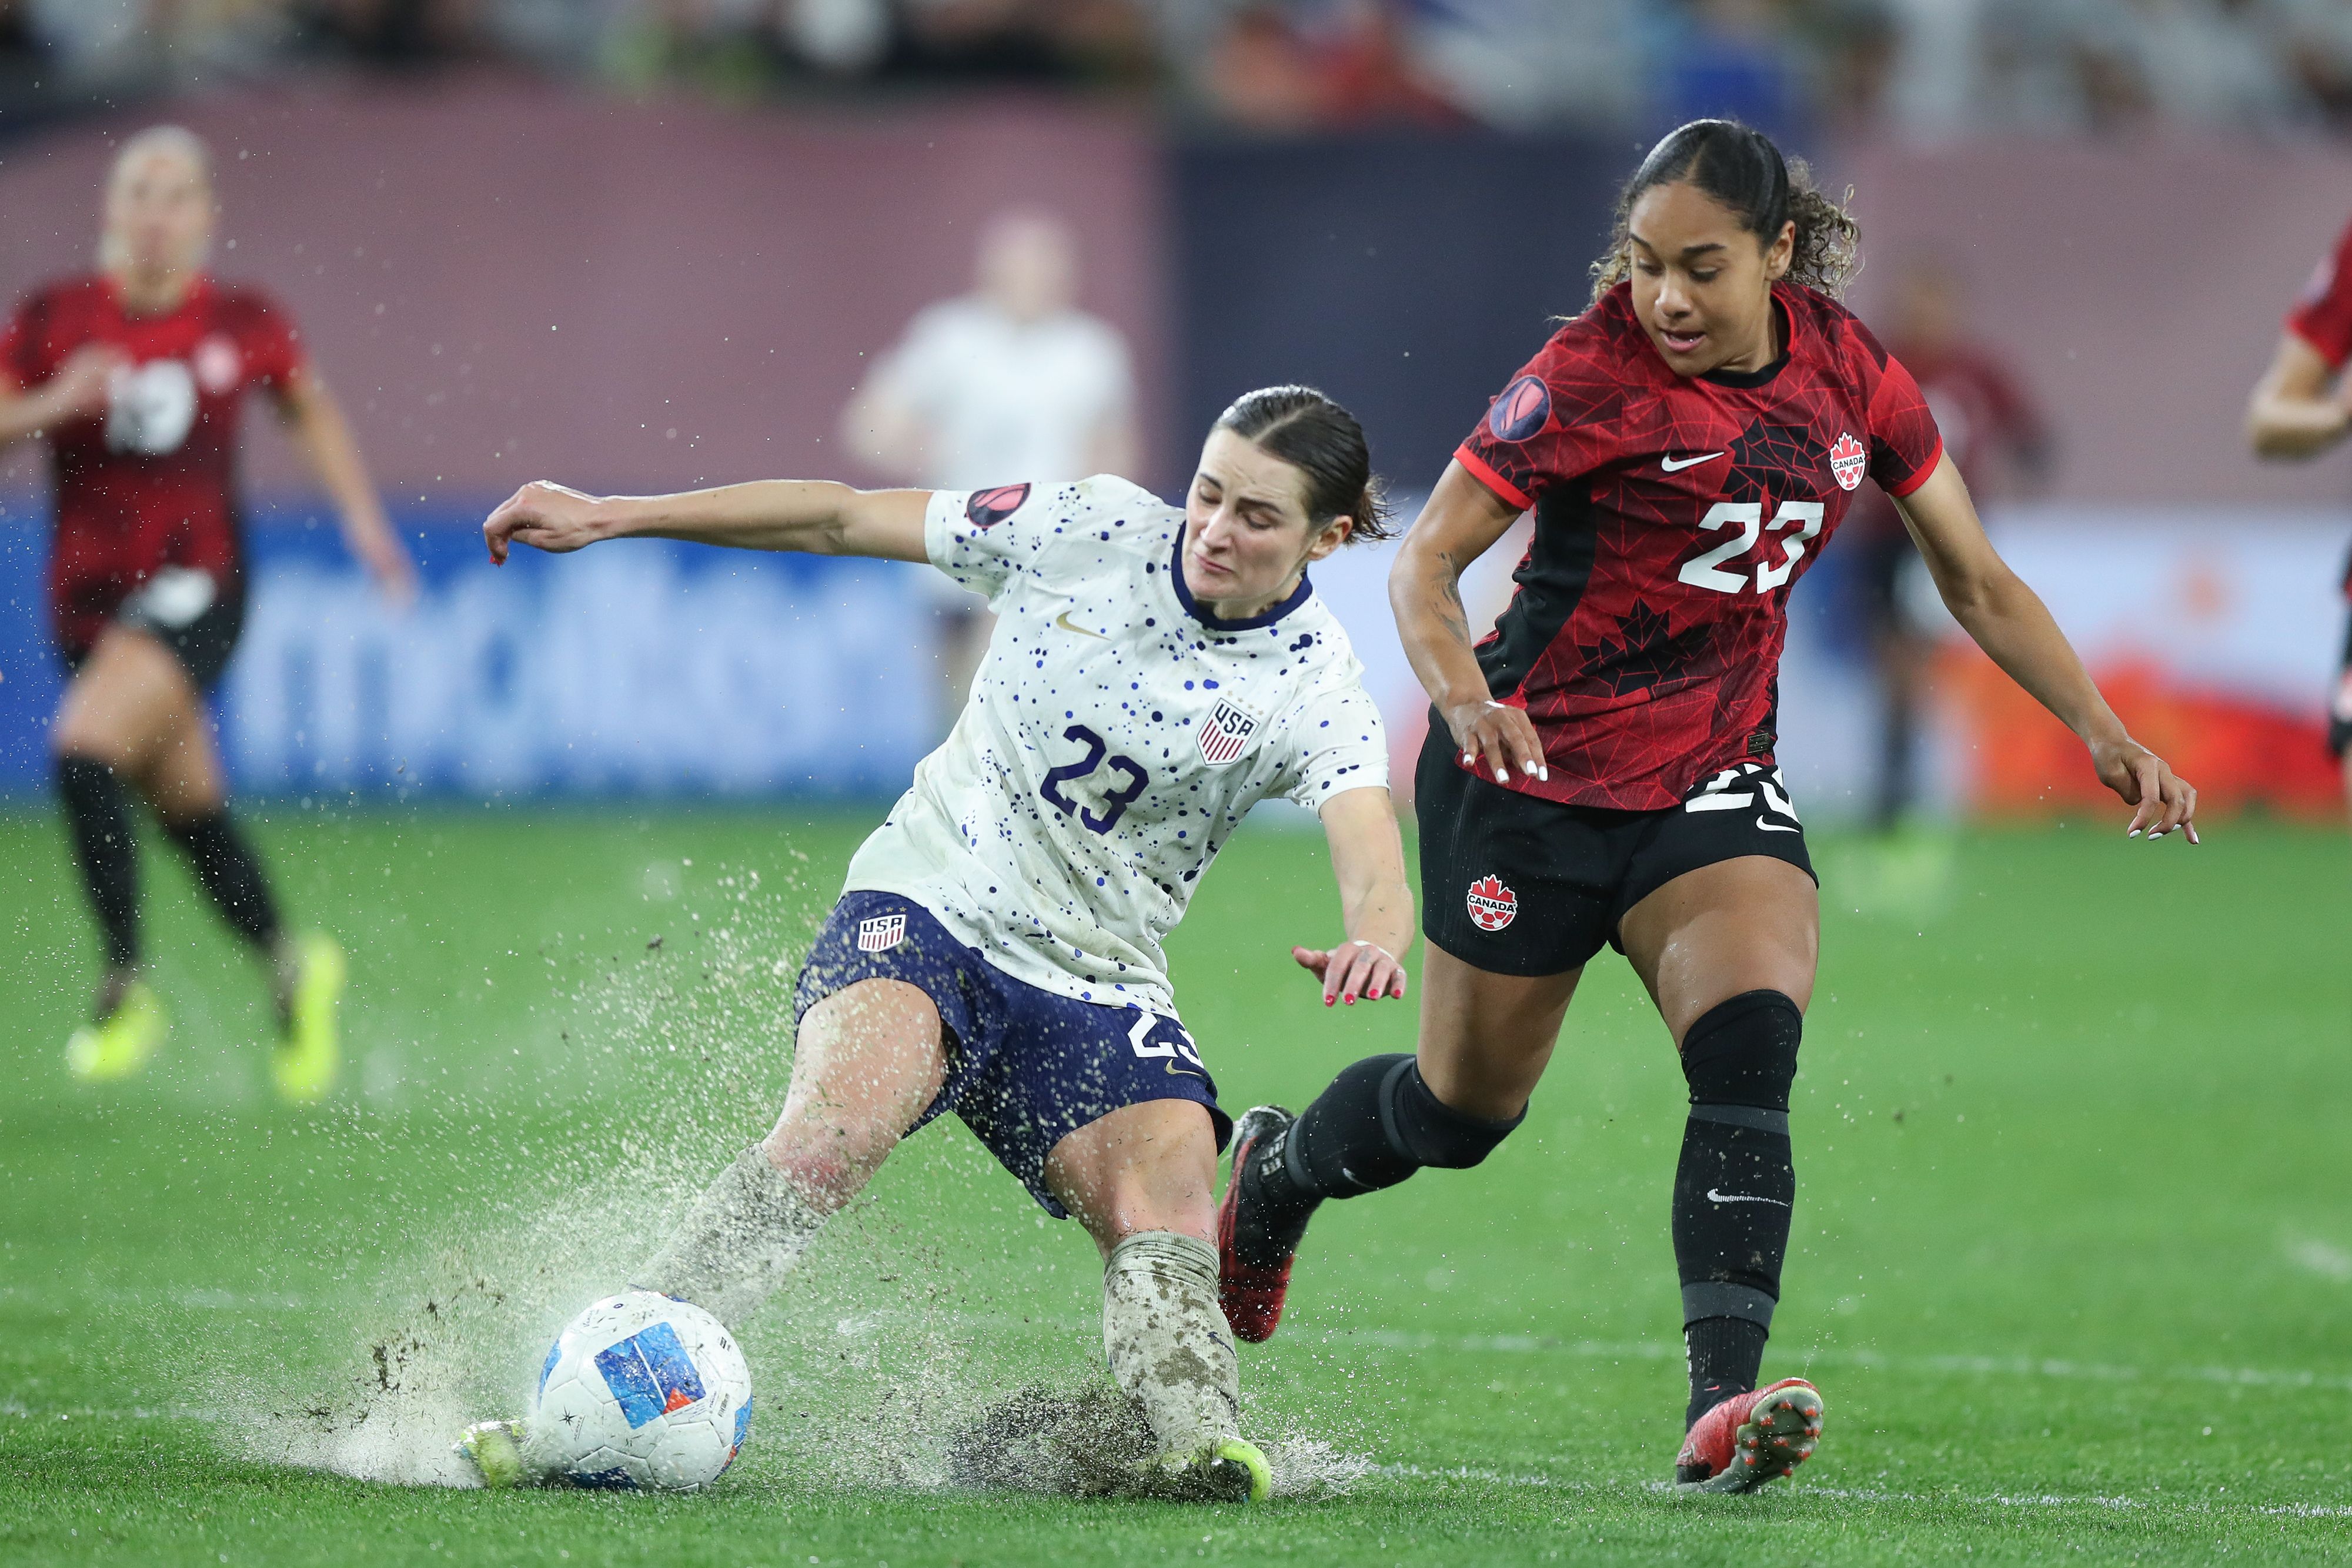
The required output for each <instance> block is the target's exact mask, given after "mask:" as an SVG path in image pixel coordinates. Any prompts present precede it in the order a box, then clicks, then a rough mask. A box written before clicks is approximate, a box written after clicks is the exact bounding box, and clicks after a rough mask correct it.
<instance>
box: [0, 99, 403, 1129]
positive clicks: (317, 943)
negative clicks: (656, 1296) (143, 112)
mask: <svg viewBox="0 0 2352 1568" xmlns="http://www.w3.org/2000/svg"><path fill="white" fill-rule="evenodd" d="M213 219H214V202H213V189H212V176H211V169H210V164H209V162H208V161H207V159H206V156H205V150H204V146H203V143H201V142H200V141H197V140H196V138H195V137H194V136H192V135H190V134H189V133H188V132H187V131H182V130H179V129H177V128H175V127H159V128H157V129H154V130H152V131H143V132H142V133H141V134H139V135H137V136H134V137H132V138H131V139H130V140H129V141H126V142H125V143H124V144H123V147H122V151H121V153H120V154H119V155H118V156H117V157H116V160H115V163H114V168H113V172H112V173H111V175H110V178H109V180H108V183H107V190H106V207H105V230H104V237H103V240H102V242H101V245H100V270H99V271H98V272H97V273H95V274H92V275H90V276H88V277H75V278H68V279H65V280H61V281H58V282H54V283H50V284H48V285H47V286H45V287H41V288H38V289H37V290H35V291H34V292H33V293H32V294H31V295H29V296H27V297H26V298H25V299H24V300H23V301H22V302H21V303H20V304H19V305H18V306H17V308H16V314H15V316H14V317H13V318H12V319H10V320H9V322H8V324H7V326H6V328H5V331H0V443H5V442H12V441H16V440H21V439H23V438H25V437H27V436H38V437H42V438H44V439H46V440H47V444H48V447H49V455H50V462H51V468H52V473H53V475H54V478H55V486H56V502H57V534H56V539H55V545H54V549H53V550H52V553H51V555H50V559H49V579H48V586H49V613H50V622H51V627H52V630H53V632H54V633H55V635H56V639H57V643H58V652H59V653H61V654H62V655H63V657H64V659H65V662H66V664H67V666H68V668H69V669H70V670H71V672H72V675H71V678H70V680H69V681H68V685H67V686H66V694H65V700H64V701H63V703H62V704H61V705H60V706H59V707H58V716H57V721H56V725H55V727H54V730H53V735H52V738H53V742H54V748H55V751H56V756H57V777H58V794H59V795H60V797H61V798H62V800H63V802H64V806H65V812H66V819H67V822H68V826H69V828H70V830H71V833H72V838H73V842H74V848H75V851H76V852H77V854H78V856H79V860H80V862H81V871H82V875H83V879H84V882H85V884H86V886H87V888H88V890H89V899H90V904H91V907H92V909H93V911H94V912H95V913H96V915H97V916H98V922H99V925H100V928H101V930H102V931H103V933H104V936H105V945H106V971H105V976H104V978H103V979H102V980H101V982H100V986H99V990H98V998H97V1005H96V1008H95V1009H94V1017H93V1019H92V1021H91V1022H90V1023H89V1025H88V1026H87V1027H85V1028H83V1029H81V1030H77V1031H76V1032H75V1034H74V1037H73V1039H72V1040H69V1041H68V1045H67V1051H66V1059H67V1063H68V1066H69V1067H70V1068H71V1070H72V1071H73V1072H74V1073H75V1074H76V1075H77V1076H79V1077H81V1078H85V1079H109V1078H121V1077H125V1076H127V1075H129V1074H130V1073H131V1072H134V1071H137V1070H138V1069H139V1067H140V1066H141V1065H142V1063H143V1062H144V1061H145V1060H146V1059H147V1057H148V1056H149V1055H150V1054H151V1053H152V1051H154V1049H155V1047H156V1046H157V1044H159V1043H160V1042H161V1040H162V1039H163V1032H164V1019H163V1007H162V1004H161V1003H160V1002H159V1001H158V1000H157V998H156V997H155V995H154V993H153V991H152V988H150V987H149V986H148V985H147V984H146V983H145V982H144V981H142V979H141V978H140V977H139V964H140V946H139V886H138V857H137V851H136V846H135V844H134V842H133V838H132V826H131V795H132V794H134V793H135V794H137V795H138V796H139V797H140V798H142V799H143V800H145V801H146V802H147V804H148V806H149V808H150V809H151V810H152V811H153V812H154V814H155V817H156V819H157V821H158V822H159V823H160V825H161V826H162V828H163V832H164V835H165V836H166V837H167V838H169V839H171V840H172V841H173V843H175V844H176V845H178V846H179V848H180V849H181V850H182V851H183V852H184V853H185V854H186V855H187V857H188V861H189V864H190V866H191V869H193V870H194V873H195V876H196V880H197V881H198V882H199V883H202V884H203V886H204V889H205V892H206V893H207V894H210V895H211V898H212V900H213V903H214V904H215V906H216V907H217V908H218V909H219V911H220V914H221V915H222V917H223V918H224V919H225V920H226V921H227V923H228V924H229V925H230V926H232V927H233V928H234V929H235V930H236V933H237V934H238V935H239V936H242V937H243V938H244V939H245V940H246V941H247V943H249V944H250V945H251V946H253V947H254V949H255V950H256V951H257V953H258V954H259V955H260V956H262V957H263V958H264V959H265V960H267V962H268V965H269V967H270V971H271V975H272V977H273V981H274V990H275V999H276V1002H277V1009H278V1022H279V1038H278V1048H277V1050H276V1051H275V1052H274V1054H273V1056H272V1060H271V1072H272V1078H273V1080H274V1081H275V1082H276V1085H277V1088H278V1092H280V1093H281V1094H282V1095H284V1096H285V1097H286V1098H288V1099H289V1100H296V1101H307V1100H315V1099H317V1098H319V1097H320V1096H322V1095H324V1094H325V1093H326V1092H327V1091H328V1090H329V1088H331V1086H332V1083H333V1081H334V1075H335V1067H336V1058H337V1046H336V1041H335V1020H334V1004H335V998H336V995H337V993H338V992H339V991H340V989H341V985H342V972H343V958H342V955H341V951H340V950H339V949H337V948H336V946H335V945H334V944H333V943H332V942H331V941H330V940H328V939H327V938H326V937H324V936H317V935H312V936H304V937H300V938H297V937H294V936H289V935H288V934H287V933H286V932H285V931H284V930H283V929H282V927H281V926H280V925H279V922H278V909H277V904H276V902H275V901H274V900H273V899H272V897H271V896H270V892H269V887H268V881H267V879H266V878H265V877H264V875H263V873H262V869H261V863H260V862H259V861H258V860H257V858H256V856H255V855H254V852H253V850H252V847H251V846H250V845H249V844H248V843H247V841H246V840H245V837H244V835H243V834H242V833H240V832H239V831H237V828H236V823H235V821H233V820H232V819H231V818H230V816H229V813H228V808H227V800H226V791H225V786H224V783H223V780H222V774H221V763H220V756H219V752H218V749H217V747H215V743H214V739H213V734H212V727H211V723H210V720H209V718H208V716H207V715H206V712H205V693H206V692H207V691H209V690H210V688H211V687H212V685H214V683H215V682H216V681H217V680H218V679H219V678H220V674H221V672H222V670H223V669H224V668H225V667H226V664H227V663H228V658H229V654H230V653H231V651H232V650H233V649H234V648H235V646H236V634H237V629H238V627H239V625H240V623H241V622H242V621H243V619H244V612H245V580H244V568H243V561H242V554H243V552H242V548H241V542H240V539H239V537H238V536H239V527H238V517H237V512H238V503H237V494H236V438H237V425H238V419H239V414H240V412H241V411H242V409H243V406H244V402H245V398H246V395H247V393H248V392H265V393H267V394H268V397H269V398H270V400H271V401H272V402H274V403H275V404H276V405H277V406H278V410H279V412H280V413H282V414H283V415H284V416H285V418H286V420H287V423H288V424H289V426H290V427H291V430H292V433H293V434H294V436H295V439H296V441H297V443H298V444H299V446H300V447H301V449H302V451H303V453H304V455H306V456H308V457H309V459H310V464H311V465H312V467H313V468H314V469H315V470H316V471H317V473H318V475H319V477H320V480H321V481H322V482H323V483H324V484H325V486H326V487H327V489H328V491H329V493H330V494H331V496H332V497H333V498H334V501H335V503H336V506H337V507H338V509H339V511H340V513H341V517H342V519H343V528H344V534H345V537H346V538H348V539H349V540H350V542H351V545H352V549H353V550H354V551H355V552H356V553H357V554H358V555H359V556H360V558H361V559H362V560H363V561H365V562H366V563H367V565H368V567H369V569H370V570H372V571H373V573H374V574H375V576H376V577H377V579H378V580H380V581H381V582H382V583H383V585H384V586H385V588H386V589H387V590H388V591H391V592H393V593H394V596H395V597H404V596H405V595H406V594H407V593H408V591H409V590H410V581H411V573H410V568H409V562H408V558H407V556H406V554H405V553H404V551H403V550H402V549H401V547H400V544H399V541H398V539H397V538H396V537H395V536H394V533H393V531H392V528H391V527H390V525H389V524H388V523H387V522H386V521H385V518H384V515H383V507H382V506H381V505H380V504H379V503H378V501H377V499H376V496H375V492H374V489H373V487H372V486H370V484H369V483H368V478H367V474H366V470H365V468H364V467H363V466H362V463H361V460H360V455H359V451H358V448H357V446H356V445H355V444H354V443H353V442H352V435H351V431H350V429H349V427H348V426H347V425H346V424H345V423H344V422H343V419H342V415H341V413H339V412H338V410H337V408H336V406H335V404H334V402H333V401H332V400H331V398H330V397H329V396H328V394H327V391H326V389H325V387H324V386H322V385H321V384H320V382H319V380H318V378H317V377H316V376H315V375H314V374H312V372H311V371H310V367H309V364H308V361H306V359H305V358H304V355H303V353H302V350H301V346H300V341H299V337H298V335H297V334H296V332H295V330H294V327H293V323H292V322H291V321H290V320H289V319H288V318H287V316H286V314H285V312H284V311H283V310H280V309H279V308H277V307H276V306H274V305H273V304H271V303H270V301H269V300H268V299H267V298H264V297H263V296H262V295H260V294H259V293H257V292H256V291H255V290H253V289H251V288H247V287H240V286H235V285H230V284H225V283H220V282H216V281H215V280H214V279H213V278H212V277H209V276H208V275H207V274H206V273H205V271H204V260H205V252H206V250H207V248H208V246H209V244H210V240H211V235H212V228H213Z"/></svg>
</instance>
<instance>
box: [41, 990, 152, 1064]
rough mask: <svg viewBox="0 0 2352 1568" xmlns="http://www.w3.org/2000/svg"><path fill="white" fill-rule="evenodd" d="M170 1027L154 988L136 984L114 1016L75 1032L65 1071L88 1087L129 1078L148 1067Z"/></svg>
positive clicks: (69, 1047) (67, 1053) (126, 991)
mask: <svg viewBox="0 0 2352 1568" xmlns="http://www.w3.org/2000/svg"><path fill="white" fill-rule="evenodd" d="M167 1027H168V1026H167V1025H166V1023H165V1021H164V1018H163V1003H162V1002H161V1001H159V1000H158V999H156V996H155V992H154V989H153V988H152V987H151V986H149V985H148V984H147V983H146V982H145V981H144V980H133V981H131V984H130V985H128V986H126V987H124V988H123V991H122V999H121V1001H119V1002H117V1003H115V1004H114V1010H113V1011H112V1012H110V1013H109V1014H107V1015H106V1017H105V1018H103V1019H100V1020H99V1021H98V1022H96V1023H86V1024H84V1025H82V1026H81V1028H79V1029H78V1030H74V1031H73V1036H72V1038H71V1039H69V1040H67V1041H66V1071H68V1072H70V1073H72V1074H73V1075H74V1076H75V1077H76V1078H79V1079H80V1080H81V1081H82V1082H85V1083H106V1082H112V1081H113V1080H115V1079H118V1078H128V1077H130V1076H131V1074H132V1073H134V1072H136V1071H139V1070H140V1069H141V1068H142V1067H144V1066H146V1065H147V1059H148V1058H149V1057H151V1056H152V1055H154V1054H155V1048H156V1047H157V1046H159V1045H161V1044H163V1031H164V1030H165V1029H166V1028H167Z"/></svg>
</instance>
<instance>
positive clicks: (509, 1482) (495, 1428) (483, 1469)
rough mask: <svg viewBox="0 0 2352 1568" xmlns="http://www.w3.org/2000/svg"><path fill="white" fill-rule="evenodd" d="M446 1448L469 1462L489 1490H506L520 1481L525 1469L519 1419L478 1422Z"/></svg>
mask: <svg viewBox="0 0 2352 1568" xmlns="http://www.w3.org/2000/svg"><path fill="white" fill-rule="evenodd" d="M449 1451H450V1452H451V1453H453V1454H456V1455H457V1457H458V1458H462V1459H465V1460H467V1462H468V1463H470V1464H471V1465H472V1466H473V1467H474V1472H475V1473H476V1474H477V1475H478V1476H480V1477H481V1478H482V1485H483V1486H485V1487H487V1488H488V1490H491V1491H505V1490H508V1489H509V1488H512V1487H519V1486H520V1485H522V1483H523V1479H524V1476H525V1474H526V1471H525V1469H524V1466H523V1461H522V1423H521V1422H520V1421H477V1422H475V1423H474V1424H473V1425H472V1426H470V1427H467V1428H466V1430H465V1433H464V1435H463V1436H461V1437H459V1438H458V1439H457V1441H456V1442H455V1443H452V1444H450V1445H449Z"/></svg>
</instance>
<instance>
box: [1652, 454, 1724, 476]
mask: <svg viewBox="0 0 2352 1568" xmlns="http://www.w3.org/2000/svg"><path fill="white" fill-rule="evenodd" d="M1722 455H1723V454H1722V453H1720V452H1702V453H1700V454H1699V455H1697V456H1696V457H1667V458H1664V459H1662V460H1660V462H1659V464H1658V466H1659V467H1661V468H1663V469H1664V470H1665V471H1666V472H1667V473H1669V474H1679V473H1681V472H1682V471H1683V470H1684V469H1685V468H1696V467H1697V466H1698V465H1700V464H1702V463H1710V462H1713V461H1714V460H1715V459H1716V458H1717V457H1720V456H1722Z"/></svg>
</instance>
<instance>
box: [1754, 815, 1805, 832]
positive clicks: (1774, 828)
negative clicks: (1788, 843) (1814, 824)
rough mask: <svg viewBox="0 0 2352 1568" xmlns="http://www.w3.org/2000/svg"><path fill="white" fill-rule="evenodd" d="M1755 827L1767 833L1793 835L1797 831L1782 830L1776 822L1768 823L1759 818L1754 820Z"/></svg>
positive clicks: (1790, 829) (1792, 829)
mask: <svg viewBox="0 0 2352 1568" xmlns="http://www.w3.org/2000/svg"><path fill="white" fill-rule="evenodd" d="M1756 825H1757V826H1758V827H1759V828H1761V829H1763V830H1764V831H1766V832H1768V833H1793V832H1795V831H1797V830H1796V829H1794V828H1784V827H1782V826H1781V825H1780V823H1778V822H1768V821H1765V820H1764V819H1763V818H1761V817H1759V818H1757V819H1756Z"/></svg>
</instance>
